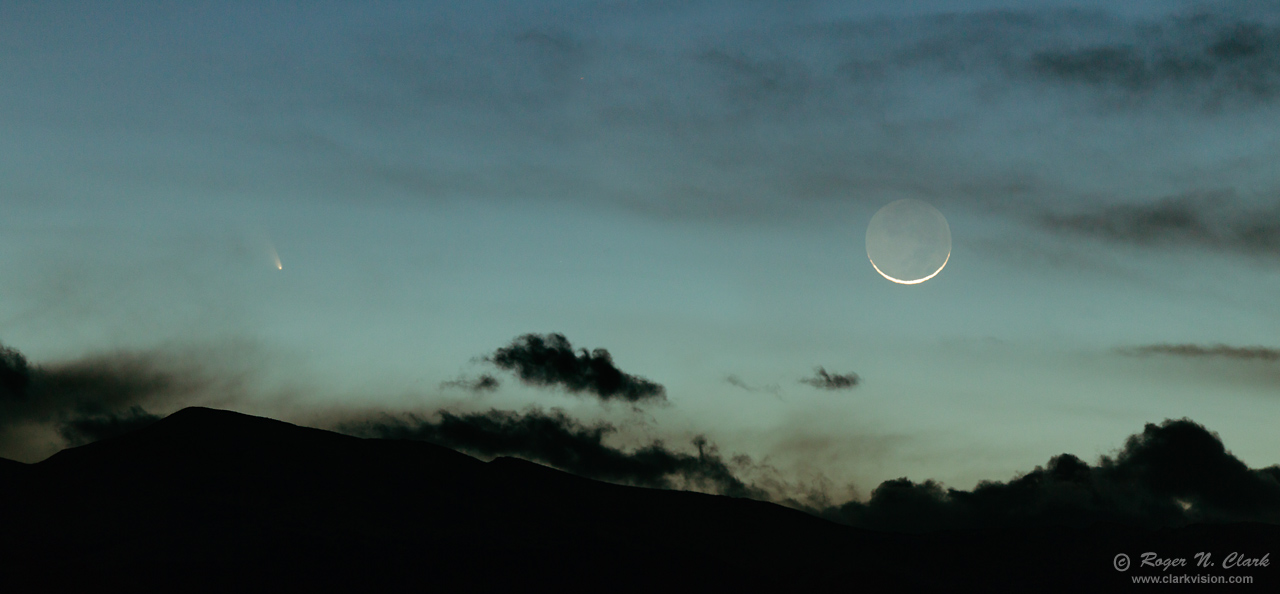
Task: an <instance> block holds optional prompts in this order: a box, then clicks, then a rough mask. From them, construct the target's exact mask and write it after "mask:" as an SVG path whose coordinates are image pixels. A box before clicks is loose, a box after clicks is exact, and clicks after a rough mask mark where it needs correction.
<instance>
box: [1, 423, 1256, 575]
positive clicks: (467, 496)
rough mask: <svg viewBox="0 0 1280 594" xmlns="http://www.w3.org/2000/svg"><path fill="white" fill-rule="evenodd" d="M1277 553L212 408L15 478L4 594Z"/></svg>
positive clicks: (1248, 539) (867, 569)
mask: <svg viewBox="0 0 1280 594" xmlns="http://www.w3.org/2000/svg"><path fill="white" fill-rule="evenodd" d="M1276 543H1280V527H1277V526H1272V525H1261V524H1234V525H1220V526H1191V527H1188V528H1184V529H1179V530H1163V531H1144V530H1140V529H1137V528H1132V527H1125V526H1109V525H1096V526H1091V527H1089V528H1088V529H1083V530H1074V529H1065V528H1062V529H1040V530H1023V531H1019V530H1002V531H970V532H964V531H957V532H940V533H930V534H920V535H906V534H893V533H881V532H873V531H868V530H859V529H854V528H850V527H847V526H843V525H839V524H835V523H832V522H829V521H827V520H824V519H820V518H817V517H814V516H811V515H809V514H806V513H803V512H800V511H797V510H793V509H789V508H786V507H783V506H779V505H776V504H772V503H767V502H762V501H755V500H750V499H741V498H732V497H725V496H718V495H707V494H702V493H693V492H684V491H669V490H659V489H648V488H640V487H629V486H622V485H615V484H609V483H603V482H598V481H594V480H591V479H586V478H582V477H577V476H574V475H570V474H568V473H564V472H561V471H559V470H555V469H551V468H548V467H545V466H541V465H539V464H535V463H532V462H527V461H524V460H519V459H515V458H496V459H494V460H492V461H489V462H483V461H481V460H478V459H476V458H473V457H471V456H468V455H465V454H462V453H459V452H456V451H453V450H450V449H448V448H444V447H441V446H437V445H433V444H429V443H425V442H420V441H405V440H386V439H361V438H357V437H351V436H347V435H342V434H338V433H334V432H330V431H325V430H321V429H313V428H308V427H300V426H297V425H293V424H289V423H285V422H282V421H276V420H272V419H266V418H262V417H255V416H250V415H245V414H241V413H235V412H230V411H223V410H215V409H208V408H187V409H183V410H181V411H178V412H176V413H174V414H172V415H170V416H168V417H166V418H164V419H162V420H160V421H157V422H155V423H153V424H151V425H149V426H147V427H144V428H141V429H138V430H136V431H133V432H131V433H127V434H124V435H121V436H118V437H114V438H109V439H105V440H102V441H98V442H95V443H91V444H88V445H84V446H80V447H75V448H69V449H67V450H64V451H62V452H59V453H58V454H55V455H54V456H51V457H50V458H48V459H46V460H44V461H41V462H38V463H35V464H29V465H28V464H21V463H17V462H12V461H8V460H3V461H0V576H3V577H2V579H3V580H4V583H6V584H11V585H15V586H17V587H15V588H14V589H12V590H10V591H27V590H40V591H65V590H90V589H92V590H101V589H121V588H134V589H164V590H180V591H199V590H207V591H215V590H216V591H227V590H233V589H234V590H236V591H244V590H266V589H279V588H316V589H323V590H326V591H330V590H359V591H420V590H423V589H437V588H441V589H445V590H459V589H465V590H500V589H501V590H505V589H511V588H536V589H539V590H541V589H548V588H561V589H568V590H574V591H588V590H590V591H640V590H653V589H655V588H662V589H670V588H671V587H672V586H673V585H681V586H682V588H701V589H706V590H712V591H721V590H731V589H734V590H739V589H747V590H762V589H764V590H774V589H778V590H780V589H786V590H799V591H803V590H809V591H812V590H830V589H835V588H839V589H841V590H850V589H862V588H868V587H871V588H889V587H893V588H899V589H902V588H905V589H908V590H912V589H934V588H942V587H955V586H957V585H964V584H970V585H979V586H988V587H990V586H993V585H995V586H998V587H1008V588H1027V587H1031V588H1040V587H1042V584H1043V580H1044V579H1045V578H1046V576H1051V577H1052V579H1053V581H1054V583H1055V584H1056V585H1059V586H1071V587H1080V588H1087V587H1092V588H1097V587H1106V586H1107V585H1110V584H1121V583H1131V582H1130V581H1129V578H1128V575H1130V574H1125V573H1120V572H1117V571H1115V570H1114V569H1113V568H1112V565H1111V563H1112V558H1113V557H1114V555H1116V554H1117V553H1120V552H1128V553H1129V554H1130V556H1132V557H1134V558H1136V556H1137V554H1138V553H1140V552H1141V551H1143V550H1159V551H1161V555H1162V556H1177V555H1178V554H1180V553H1179V551H1182V550H1183V549H1186V550H1185V551H1184V552H1182V553H1181V555H1182V556H1186V557H1190V556H1191V555H1192V554H1194V552H1195V551H1197V550H1216V551H1219V553H1218V554H1217V555H1216V556H1215V558H1216V559H1221V558H1222V557H1223V556H1225V554H1226V553H1227V552H1229V550H1228V549H1233V550H1240V551H1242V552H1250V553H1252V552H1257V554H1259V555H1260V554H1261V553H1262V552H1265V551H1263V549H1264V548H1266V547H1271V546H1275V544H1276ZM1213 547H1217V548H1216V549H1215V548H1213ZM1249 575H1252V576H1254V579H1255V583H1274V582H1275V580H1274V579H1270V577H1271V576H1270V574H1269V570H1268V568H1259V569H1257V570H1255V571H1252V572H1249Z"/></svg>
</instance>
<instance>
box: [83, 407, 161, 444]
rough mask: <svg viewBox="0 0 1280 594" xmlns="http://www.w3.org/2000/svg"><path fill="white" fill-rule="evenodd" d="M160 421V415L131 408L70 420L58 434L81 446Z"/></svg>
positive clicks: (140, 408)
mask: <svg viewBox="0 0 1280 594" xmlns="http://www.w3.org/2000/svg"><path fill="white" fill-rule="evenodd" d="M159 420H160V416H159V415H153V414H151V413H149V412H147V411H145V410H143V409H142V407H141V406H131V407H129V410H127V411H124V412H107V413H101V414H90V415H84V416H77V417H72V418H69V419H67V420H66V421H64V422H63V423H62V425H61V426H60V427H58V434H59V435H61V436H62V438H63V439H65V440H66V441H67V443H68V444H69V445H72V446H79V445H84V444H86V443H92V442H95V441H99V440H102V439H106V438H108V437H115V436H117V435H123V434H125V433H128V432H130V431H136V430H138V429H141V428H143V427H146V426H147V425H150V424H152V423H154V422H156V421H159Z"/></svg>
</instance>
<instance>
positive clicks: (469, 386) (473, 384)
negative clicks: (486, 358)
mask: <svg viewBox="0 0 1280 594" xmlns="http://www.w3.org/2000/svg"><path fill="white" fill-rule="evenodd" d="M501 385H502V383H501V382H499V381H498V378H496V377H493V376H492V375H489V374H487V373H484V374H481V375H480V376H479V377H474V378H467V377H460V378H458V379H456V380H450V381H447V382H442V383H441V384H440V387H441V388H461V389H463V390H467V391H469V392H477V393H478V392H492V391H494V390H497V389H498V387H499V386H501Z"/></svg>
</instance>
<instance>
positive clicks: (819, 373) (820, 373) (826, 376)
mask: <svg viewBox="0 0 1280 594" xmlns="http://www.w3.org/2000/svg"><path fill="white" fill-rule="evenodd" d="M859 381H861V378H859V377H858V374H856V373H852V372H851V373H827V370H826V369H823V368H822V367H817V368H815V369H814V370H813V377H807V378H804V379H802V380H800V383H802V384H809V385H810V386H813V387H815V388H819V389H822V390H852V389H853V388H855V387H856V386H857V385H858V382H859Z"/></svg>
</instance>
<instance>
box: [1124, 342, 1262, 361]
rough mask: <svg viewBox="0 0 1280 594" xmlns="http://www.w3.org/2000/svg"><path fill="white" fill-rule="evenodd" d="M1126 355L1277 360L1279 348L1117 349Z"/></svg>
mask: <svg viewBox="0 0 1280 594" xmlns="http://www.w3.org/2000/svg"><path fill="white" fill-rule="evenodd" d="M1119 351H1120V352H1121V353H1123V354H1126V355H1173V356H1177V357H1223V358H1227V359H1240V360H1259V361H1277V360H1280V349H1273V348H1267V347H1260V346H1254V347H1233V346H1228V345H1225V344H1215V345H1210V346H1202V345H1198V344H1152V345H1144V346H1139V347H1129V348H1123V349H1119Z"/></svg>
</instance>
